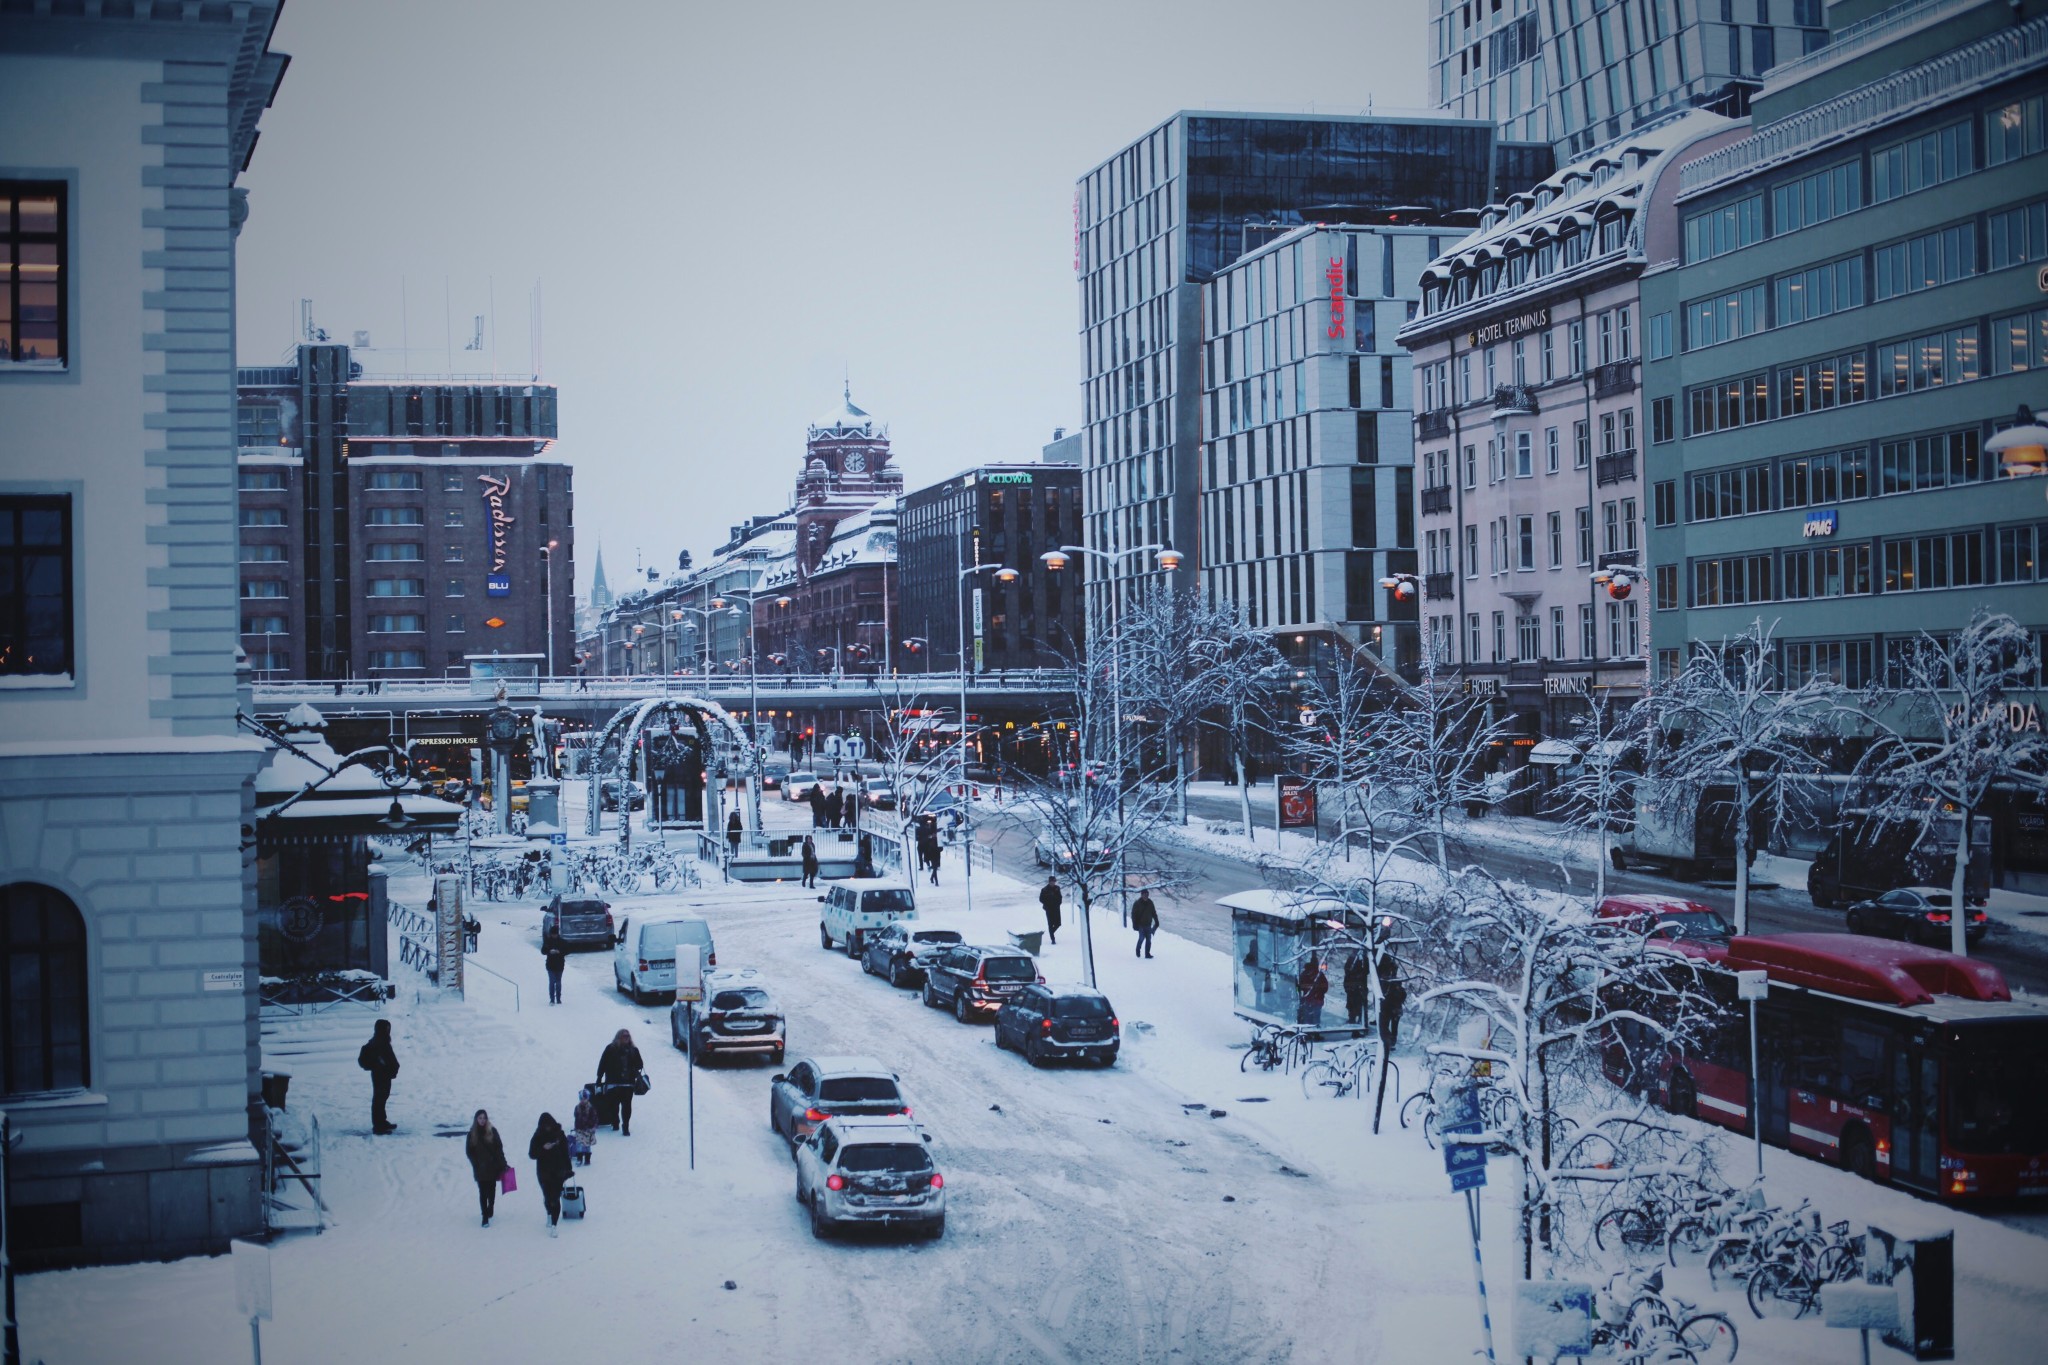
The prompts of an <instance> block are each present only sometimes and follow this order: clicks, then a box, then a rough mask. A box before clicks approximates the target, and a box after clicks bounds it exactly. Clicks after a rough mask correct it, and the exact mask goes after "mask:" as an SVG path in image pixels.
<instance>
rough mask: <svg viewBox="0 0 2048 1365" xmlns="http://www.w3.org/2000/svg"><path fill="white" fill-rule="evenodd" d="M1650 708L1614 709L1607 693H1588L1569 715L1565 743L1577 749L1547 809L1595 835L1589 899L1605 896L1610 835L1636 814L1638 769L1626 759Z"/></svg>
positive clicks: (1638, 741)
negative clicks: (1582, 706) (1577, 710)
mask: <svg viewBox="0 0 2048 1365" xmlns="http://www.w3.org/2000/svg"><path fill="white" fill-rule="evenodd" d="M1648 724H1649V712H1648V710H1647V709H1646V708H1644V707H1642V706H1641V705H1640V704H1638V705H1637V706H1629V707H1617V706H1615V705H1614V704H1613V702H1612V701H1611V700H1609V699H1608V697H1607V696H1605V695H1604V694H1600V693H1594V694H1591V695H1589V696H1588V698H1587V704H1586V709H1585V710H1584V711H1583V712H1581V713H1580V714H1578V715H1577V716H1574V717H1573V718H1572V723H1571V733H1570V742H1571V745H1572V747H1573V748H1575V749H1577V750H1578V751H1579V756H1578V758H1577V759H1576V760H1575V761H1574V762H1573V763H1572V764H1571V765H1570V766H1568V767H1567V768H1566V769H1565V770H1564V773H1563V775H1562V780H1561V781H1560V782H1559V783H1558V787H1557V790H1556V791H1555V792H1554V793H1553V794H1552V801H1551V809H1552V810H1553V811H1554V812H1555V813H1556V814H1558V815H1560V816H1561V817H1563V819H1564V820H1565V821H1566V822H1568V823H1569V824H1570V825H1571V826H1572V827H1573V828H1575V829H1579V830H1584V831H1586V832H1587V833H1590V834H1592V835H1594V836H1595V838H1596V839H1597V840H1598V843H1599V847H1598V848H1596V849H1595V850H1594V851H1595V853H1596V854H1597V857H1596V858H1595V860H1594V863H1593V903H1594V904H1595V905H1598V904H1599V903H1600V901H1602V900H1603V899H1605V898H1606V895H1607V867H1608V861H1609V859H1611V858H1612V857H1613V850H1614V836H1615V835H1616V834H1617V833H1619V832H1620V831H1622V830H1625V829H1627V828H1628V827H1629V825H1630V824H1631V823H1633V821H1634V818H1635V794H1636V785H1637V783H1638V782H1639V781H1640V780H1641V777H1642V769H1641V767H1640V766H1639V762H1640V760H1638V765H1631V764H1630V763H1629V762H1628V758H1627V755H1628V752H1629V751H1630V750H1631V749H1636V750H1638V751H1639V750H1640V748H1641V745H1642V737H1643V734H1644V731H1645V729H1646V727H1647V726H1648Z"/></svg>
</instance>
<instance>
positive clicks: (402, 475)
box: [366, 469, 421, 493]
mask: <svg viewBox="0 0 2048 1365" xmlns="http://www.w3.org/2000/svg"><path fill="white" fill-rule="evenodd" d="M366 486H367V487H369V488H371V489H375V490H378V491H390V490H394V489H397V490H403V491H406V492H413V493H417V492H418V491H419V490H420V486H421V480H420V472H419V471H418V470H417V469H373V470H371V471H370V481H369V483H368V484H367V485H366Z"/></svg>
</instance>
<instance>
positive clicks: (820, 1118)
mask: <svg viewBox="0 0 2048 1365" xmlns="http://www.w3.org/2000/svg"><path fill="white" fill-rule="evenodd" d="M831 1117H832V1116H831V1115H830V1114H828V1113H826V1112H825V1111H824V1110H822V1109H806V1110H804V1119H805V1121H806V1122H808V1123H823V1122H824V1121H825V1120H826V1119H829V1118H831Z"/></svg>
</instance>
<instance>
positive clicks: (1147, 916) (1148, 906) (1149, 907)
mask: <svg viewBox="0 0 2048 1365" xmlns="http://www.w3.org/2000/svg"><path fill="white" fill-rule="evenodd" d="M1131 927H1132V928H1133V929H1136V930H1137V931H1138V946H1137V947H1136V948H1134V949H1132V950H1131V955H1132V956H1133V957H1150V956H1152V935H1154V934H1156V933H1158V932H1159V907H1158V906H1156V905H1154V904H1153V903H1152V893H1151V892H1150V891H1140V892H1139V893H1138V899H1136V900H1134V901H1132V902H1131Z"/></svg>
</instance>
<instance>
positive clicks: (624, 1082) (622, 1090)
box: [597, 1029, 645, 1137]
mask: <svg viewBox="0 0 2048 1365" xmlns="http://www.w3.org/2000/svg"><path fill="white" fill-rule="evenodd" d="M644 1065H645V1064H644V1063H643V1062H642V1061H641V1060H640V1049H639V1048H637V1047H634V1046H633V1035H632V1034H630V1033H628V1032H627V1031H626V1030H624V1029H620V1030H619V1031H618V1032H617V1033H616V1034H613V1035H612V1040H611V1042H610V1043H608V1044H606V1045H605V1049H604V1052H603V1054H602V1055H601V1056H599V1057H598V1059H597V1081H598V1084H599V1085H601V1086H605V1087H607V1088H608V1089H609V1092H610V1093H611V1094H612V1095H615V1096H617V1097H618V1101H619V1115H618V1118H617V1119H616V1120H615V1121H614V1122H613V1123H612V1127H614V1128H617V1129H619V1131H620V1132H621V1133H623V1134H624V1135H625V1136H627V1137H631V1136H632V1135H633V1086H634V1084H635V1083H636V1082H637V1081H638V1080H639V1079H640V1072H641V1070H642V1069H643V1067H644Z"/></svg>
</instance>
